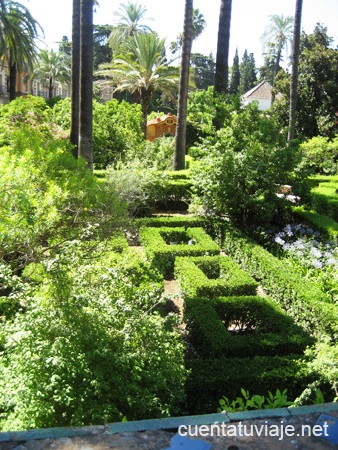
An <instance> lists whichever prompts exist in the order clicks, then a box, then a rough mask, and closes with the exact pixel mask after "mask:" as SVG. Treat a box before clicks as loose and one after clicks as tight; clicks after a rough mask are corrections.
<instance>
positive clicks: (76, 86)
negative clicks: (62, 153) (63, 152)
mask: <svg viewBox="0 0 338 450" xmlns="http://www.w3.org/2000/svg"><path fill="white" fill-rule="evenodd" d="M71 98H72V106H71V130H70V142H71V143H72V144H73V145H74V150H73V155H74V156H75V157H76V158H77V156H78V146H79V116H80V0H73V18H72V86H71Z"/></svg>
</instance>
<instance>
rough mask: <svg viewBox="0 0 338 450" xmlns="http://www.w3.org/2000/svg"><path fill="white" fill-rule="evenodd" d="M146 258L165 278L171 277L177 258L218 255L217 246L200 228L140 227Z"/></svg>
mask: <svg viewBox="0 0 338 450" xmlns="http://www.w3.org/2000/svg"><path fill="white" fill-rule="evenodd" d="M140 240H141V243H142V245H144V247H145V252H146V255H147V257H148V258H149V259H150V260H151V261H152V262H153V264H154V266H155V267H157V268H158V269H159V270H160V271H161V272H162V273H163V274H166V276H172V274H173V270H174V263H175V258H176V257H177V256H189V255H190V256H201V255H217V254H219V251H220V249H219V246H218V245H217V244H216V243H215V242H214V241H213V240H212V239H211V237H210V236H209V235H208V234H207V233H206V232H205V231H204V230H203V229H202V228H198V227H196V228H185V227H175V228H171V227H160V228H159V227H156V228H153V227H141V228H140Z"/></svg>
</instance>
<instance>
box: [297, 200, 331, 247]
mask: <svg viewBox="0 0 338 450" xmlns="http://www.w3.org/2000/svg"><path fill="white" fill-rule="evenodd" d="M292 211H293V213H295V214H296V215H298V216H300V217H301V218H302V219H305V220H307V221H308V222H310V223H312V224H313V225H314V226H316V227H317V228H318V229H319V230H321V231H323V232H325V233H326V234H327V235H328V236H329V237H330V238H331V239H332V240H334V241H337V240H338V223H337V222H336V221H335V220H334V219H332V217H329V216H326V215H323V214H318V213H317V212H316V211H310V210H307V209H305V208H304V207H303V206H294V207H293V208H292Z"/></svg>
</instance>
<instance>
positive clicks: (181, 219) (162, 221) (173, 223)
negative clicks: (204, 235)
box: [133, 215, 205, 228]
mask: <svg viewBox="0 0 338 450" xmlns="http://www.w3.org/2000/svg"><path fill="white" fill-rule="evenodd" d="M133 223H134V224H135V225H136V226H137V227H139V228H140V227H158V228H159V227H186V228H188V227H189V228H193V227H199V228H201V227H204V224H205V220H204V219H203V218H201V217H195V216H186V215H184V216H156V217H142V218H139V219H135V220H134V222H133Z"/></svg>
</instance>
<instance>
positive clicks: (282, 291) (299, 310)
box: [224, 229, 338, 341]
mask: <svg viewBox="0 0 338 450" xmlns="http://www.w3.org/2000/svg"><path fill="white" fill-rule="evenodd" d="M224 247H225V250H226V251H227V253H228V254H229V255H231V257H233V258H234V259H235V260H236V261H237V262H238V263H239V264H240V266H241V267H242V269H244V270H246V271H247V272H248V273H249V274H250V275H251V276H252V277H254V278H255V279H257V280H259V281H260V282H261V283H262V286H263V288H264V290H265V292H266V293H267V294H268V295H270V296H271V297H272V298H273V299H274V300H275V301H277V302H278V303H279V304H280V305H281V306H282V308H283V309H285V310H286V311H287V312H288V314H289V315H290V316H291V317H292V318H293V319H294V320H295V322H296V323H297V324H299V325H300V326H301V327H302V328H303V329H304V330H305V331H307V332H308V333H309V334H314V335H316V336H317V337H320V336H322V335H323V334H324V335H327V336H329V337H330V339H331V340H333V341H337V340H338V311H337V307H336V306H335V304H334V303H332V300H331V299H330V298H329V296H328V295H326V294H325V293H324V292H323V291H321V290H320V289H319V288H318V287H317V286H315V285H314V284H313V283H311V282H310V281H308V280H306V279H304V278H302V277H301V276H300V275H299V274H298V273H296V272H295V271H294V269H293V268H292V267H291V266H289V265H288V264H287V263H286V262H285V261H284V262H283V261H281V260H279V259H278V258H276V257H275V256H273V255H272V254H271V253H269V252H268V251H267V250H265V249H264V248H262V247H261V246H259V245H257V244H256V243H254V242H253V241H251V240H250V239H248V238H247V237H245V236H243V235H242V234H241V233H240V232H239V231H238V230H237V231H236V230H234V229H231V230H230V229H227V230H226V231H225V233H224Z"/></svg>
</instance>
